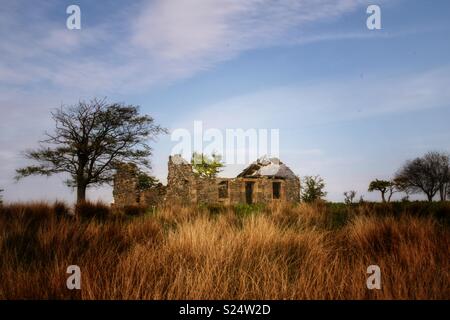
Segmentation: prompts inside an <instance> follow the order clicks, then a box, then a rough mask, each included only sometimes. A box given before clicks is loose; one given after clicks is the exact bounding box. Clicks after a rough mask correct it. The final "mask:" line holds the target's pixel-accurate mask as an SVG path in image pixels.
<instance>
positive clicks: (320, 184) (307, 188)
mask: <svg viewBox="0 0 450 320" xmlns="http://www.w3.org/2000/svg"><path fill="white" fill-rule="evenodd" d="M324 189H325V181H324V180H323V179H322V177H320V176H319V175H316V176H305V177H304V178H303V179H302V183H301V199H302V201H304V202H314V201H317V200H320V199H322V198H324V197H325V196H326V195H327V193H326V192H325V191H324Z"/></svg>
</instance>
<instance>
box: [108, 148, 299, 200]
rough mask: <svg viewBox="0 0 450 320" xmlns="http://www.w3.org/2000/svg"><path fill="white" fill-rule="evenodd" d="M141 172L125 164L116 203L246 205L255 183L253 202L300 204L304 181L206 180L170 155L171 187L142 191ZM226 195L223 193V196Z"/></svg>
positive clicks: (117, 179) (116, 189) (117, 181)
mask: <svg viewBox="0 0 450 320" xmlns="http://www.w3.org/2000/svg"><path fill="white" fill-rule="evenodd" d="M137 173H138V170H137V168H136V166H134V165H131V164H123V165H121V166H120V167H119V168H118V170H117V174H116V176H115V179H114V190H113V195H114V201H115V204H116V205H118V206H124V205H158V204H161V203H166V204H181V205H189V204H197V203H198V204H218V203H222V204H225V205H228V204H238V203H246V202H247V196H246V184H247V183H252V184H253V192H252V197H251V198H252V203H265V204H267V203H272V202H299V201H300V179H299V178H298V177H295V178H294V177H292V178H285V179H281V178H279V179H275V178H272V177H266V176H263V177H257V178H242V177H239V178H230V179H229V178H217V179H210V178H202V177H199V176H197V175H196V174H195V173H194V172H193V170H192V165H191V164H190V163H188V162H187V161H185V160H184V159H183V158H181V156H177V155H175V156H170V157H169V163H168V177H167V187H164V186H162V185H160V186H158V187H156V188H151V189H149V190H145V191H140V190H139V188H138V180H137ZM274 183H276V184H277V185H278V186H279V197H278V199H276V198H275V197H274ZM221 184H222V187H223V184H226V185H227V192H226V196H224V197H219V187H220V185H221ZM222 196H223V194H222Z"/></svg>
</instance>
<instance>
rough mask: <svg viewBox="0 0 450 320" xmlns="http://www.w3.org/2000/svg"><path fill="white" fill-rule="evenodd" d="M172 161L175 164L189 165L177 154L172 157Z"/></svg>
mask: <svg viewBox="0 0 450 320" xmlns="http://www.w3.org/2000/svg"><path fill="white" fill-rule="evenodd" d="M169 160H170V161H172V163H173V164H189V162H187V161H186V160H185V159H184V158H183V157H182V156H181V155H180V154H175V155H172V156H170V159H169Z"/></svg>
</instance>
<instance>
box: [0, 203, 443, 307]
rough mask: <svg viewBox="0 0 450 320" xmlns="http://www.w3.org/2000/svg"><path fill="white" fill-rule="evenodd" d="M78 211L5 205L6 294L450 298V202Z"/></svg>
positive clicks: (0, 250) (0, 235)
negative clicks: (377, 275) (72, 280)
mask: <svg viewBox="0 0 450 320" xmlns="http://www.w3.org/2000/svg"><path fill="white" fill-rule="evenodd" d="M68 211H69V208H68V207H67V206H66V205H65V204H63V203H56V204H46V203H29V204H7V205H4V206H3V207H1V208H0V254H1V258H0V299H48V298H52V299H450V276H449V270H450V269H449V266H450V265H449V257H450V255H449V253H450V252H449V247H450V227H449V226H450V224H449V217H450V203H433V204H428V203H393V204H386V205H383V204H371V203H365V204H355V205H342V204H325V203H317V204H312V205H308V204H300V205H297V206H276V207H251V206H237V207H230V208H221V207H206V206H200V207H191V208H186V207H175V206H174V207H170V208H159V209H154V210H149V211H147V212H145V213H140V212H139V211H140V210H130V209H128V210H125V211H126V214H124V213H112V212H111V210H110V209H109V208H108V207H107V206H105V205H102V204H97V205H85V206H84V207H83V206H82V207H80V208H78V210H77V211H78V213H79V214H78V215H77V216H76V217H74V216H68V215H67V214H66V213H67V212H68ZM97 213H98V214H97ZM373 264H375V265H378V266H380V268H381V290H368V289H367V287H366V279H367V277H368V274H367V273H366V269H367V266H369V265H373ZM69 265H78V266H79V267H80V268H81V279H82V280H81V290H68V289H67V287H66V279H67V277H68V276H69V274H67V273H66V268H67V267H68V266H69Z"/></svg>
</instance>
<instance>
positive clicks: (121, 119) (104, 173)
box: [16, 99, 166, 202]
mask: <svg viewBox="0 0 450 320" xmlns="http://www.w3.org/2000/svg"><path fill="white" fill-rule="evenodd" d="M51 114H52V118H53V120H54V121H55V126H56V127H55V130H54V132H53V133H52V134H49V133H46V136H47V138H46V139H45V140H43V141H41V142H40V147H39V148H38V149H36V150H30V151H27V152H26V153H25V155H26V157H27V158H28V159H31V160H34V161H36V162H37V163H38V164H37V165H32V166H28V167H25V168H21V169H17V170H16V172H17V176H16V178H17V179H18V180H19V179H20V178H23V177H26V176H29V175H46V176H50V175H52V174H55V173H68V174H69V176H70V178H69V179H68V180H67V181H66V184H67V185H68V186H70V187H76V188H77V202H80V201H84V200H85V198H86V188H87V187H88V186H93V185H101V184H104V183H110V182H111V181H112V178H113V172H114V169H115V167H116V165H117V164H118V163H120V162H131V163H135V164H138V165H142V166H145V167H150V163H149V160H148V157H149V156H150V155H151V147H150V146H149V145H148V141H149V139H154V138H155V137H156V136H157V135H158V134H160V133H164V132H166V129H164V128H161V127H160V126H159V125H156V124H155V123H154V119H153V118H151V117H150V116H147V115H139V107H137V106H133V105H124V104H121V103H112V104H109V103H107V102H106V100H105V99H100V100H98V99H94V100H92V101H90V102H88V103H87V102H79V103H78V104H76V105H73V106H68V107H64V106H62V107H61V108H59V109H57V110H55V111H54V112H52V113H51Z"/></svg>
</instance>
